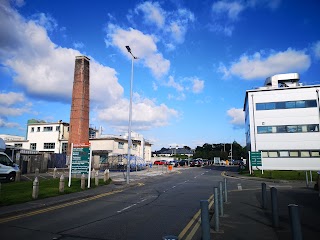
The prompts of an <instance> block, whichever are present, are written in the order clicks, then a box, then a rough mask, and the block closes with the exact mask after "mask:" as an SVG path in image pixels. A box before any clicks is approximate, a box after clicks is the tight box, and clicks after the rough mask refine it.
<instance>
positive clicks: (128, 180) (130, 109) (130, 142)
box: [126, 46, 137, 184]
mask: <svg viewBox="0 0 320 240" xmlns="http://www.w3.org/2000/svg"><path fill="white" fill-rule="evenodd" d="M126 49H127V50H128V52H129V53H130V54H131V56H132V60H131V80H130V104H129V127H128V162H127V184H129V183H130V176H129V175H130V156H131V148H132V141H131V122H132V85H133V60H134V59H137V57H135V56H134V55H133V54H132V52H131V49H130V47H129V46H126Z"/></svg>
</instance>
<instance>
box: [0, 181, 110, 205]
mask: <svg viewBox="0 0 320 240" xmlns="http://www.w3.org/2000/svg"><path fill="white" fill-rule="evenodd" d="M59 181H60V179H59V178H56V179H48V180H41V181H40V182H39V196H38V199H43V198H48V197H54V196H59V195H65V194H70V193H74V192H81V191H86V190H87V188H86V189H85V190H82V189H81V179H78V178H73V179H71V187H68V181H67V180H66V181H65V184H64V193H60V192H59ZM110 182H111V179H109V180H108V181H107V182H106V183H105V182H104V181H103V179H99V186H101V185H108V184H110ZM87 183H88V182H87V181H86V186H87ZM96 187H97V186H96V185H95V182H94V179H91V182H90V188H96ZM32 188H33V182H32V181H27V182H13V183H5V184H1V190H0V191H1V192H0V207H1V206H9V205H13V204H18V203H24V202H29V201H33V199H32Z"/></svg>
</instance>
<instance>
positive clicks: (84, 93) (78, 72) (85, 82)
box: [67, 56, 90, 156]
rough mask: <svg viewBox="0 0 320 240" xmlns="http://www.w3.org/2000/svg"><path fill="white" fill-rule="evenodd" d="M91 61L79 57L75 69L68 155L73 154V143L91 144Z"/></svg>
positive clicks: (84, 57)
mask: <svg viewBox="0 0 320 240" xmlns="http://www.w3.org/2000/svg"><path fill="white" fill-rule="evenodd" d="M89 63H90V59H89V58H88V57H86V56H77V57H76V61H75V67H74V81H73V90H72V103H71V113H70V129H69V141H68V152H67V155H68V156H70V154H71V143H73V144H80V143H88V142H89V78H90V75H89V72H90V71H89V70H90V64H89Z"/></svg>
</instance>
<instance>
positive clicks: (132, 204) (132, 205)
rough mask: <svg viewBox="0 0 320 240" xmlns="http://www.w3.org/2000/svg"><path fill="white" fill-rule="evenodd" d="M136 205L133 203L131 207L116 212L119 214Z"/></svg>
mask: <svg viewBox="0 0 320 240" xmlns="http://www.w3.org/2000/svg"><path fill="white" fill-rule="evenodd" d="M136 205H137V204H136V203H135V204H132V205H130V206H128V207H125V208H123V209H121V210H119V211H117V212H118V213H121V212H123V211H125V210H128V209H129V208H132V207H134V206H136Z"/></svg>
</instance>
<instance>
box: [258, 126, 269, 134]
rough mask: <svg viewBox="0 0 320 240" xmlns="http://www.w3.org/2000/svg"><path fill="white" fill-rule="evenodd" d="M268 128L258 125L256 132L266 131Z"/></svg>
mask: <svg viewBox="0 0 320 240" xmlns="http://www.w3.org/2000/svg"><path fill="white" fill-rule="evenodd" d="M267 132H268V128H267V127H265V126H258V133H267Z"/></svg>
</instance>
